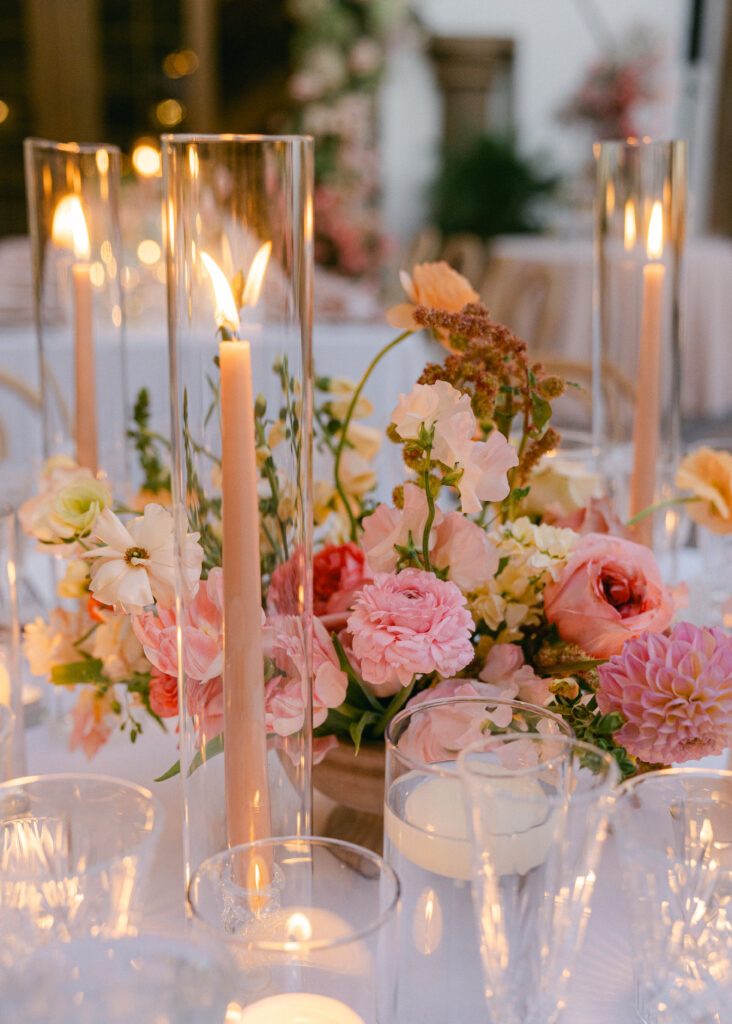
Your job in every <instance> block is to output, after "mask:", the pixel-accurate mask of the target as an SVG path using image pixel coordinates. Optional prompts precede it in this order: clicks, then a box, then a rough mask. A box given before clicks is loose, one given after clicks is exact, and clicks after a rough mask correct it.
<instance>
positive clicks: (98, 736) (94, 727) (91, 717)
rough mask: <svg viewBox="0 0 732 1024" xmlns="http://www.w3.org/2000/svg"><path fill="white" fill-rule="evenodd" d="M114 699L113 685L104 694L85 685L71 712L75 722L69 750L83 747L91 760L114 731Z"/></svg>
mask: <svg viewBox="0 0 732 1024" xmlns="http://www.w3.org/2000/svg"><path fill="white" fill-rule="evenodd" d="M114 699H115V697H114V688H112V687H110V689H108V690H107V691H106V693H102V694H100V693H98V692H97V691H96V690H94V689H92V688H90V687H85V688H84V689H83V690H82V691H81V693H80V694H79V699H78V700H77V702H76V706H75V707H74V710H73V711H72V712H71V715H72V718H73V720H74V724H73V727H72V729H71V737H70V739H69V750H71V751H73V750H76V748H77V747H81V749H82V750H83V751H84V753H85V754H86V757H87V760H89V761H91V759H92V758H93V757H94V755H95V754H96V752H97V751H98V750H99V748H100V747H103V746H104V744H105V743H106V742H107V740H108V739H109V737H110V735H111V733H112V726H111V724H110V719H111V721H114V720H115V718H116V717H117V716H116V715H115V713H114V711H113V710H112V704H113V703H114Z"/></svg>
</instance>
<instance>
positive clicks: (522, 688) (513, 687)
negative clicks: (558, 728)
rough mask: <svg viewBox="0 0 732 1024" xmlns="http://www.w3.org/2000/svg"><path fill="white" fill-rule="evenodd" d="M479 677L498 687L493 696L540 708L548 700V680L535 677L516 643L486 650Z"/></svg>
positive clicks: (496, 645) (549, 694)
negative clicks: (496, 692) (524, 702)
mask: <svg viewBox="0 0 732 1024" xmlns="http://www.w3.org/2000/svg"><path fill="white" fill-rule="evenodd" d="M478 678H479V679H481V680H482V681H483V682H484V683H490V684H492V685H493V686H495V687H498V688H499V691H500V692H499V693H498V694H496V696H501V697H507V698H509V699H511V700H513V699H514V698H515V699H516V700H523V701H526V703H527V704H537V705H539V707H542V706H543V705H544V704H546V703H547V701H548V700H549V699H550V698H551V692H550V690H549V680H548V679H542V678H541V677H540V676H537V675H536V673H535V672H534V670H533V668H532V667H531V665H527V664H526V662H525V660H524V652H523V651H522V650H521V648H520V647H519V646H518V644H495V645H494V646H493V647H491V649H490V651H488V656H487V657H486V659H485V665H484V666H483V668H482V669H481V670H480V672H479V674H478Z"/></svg>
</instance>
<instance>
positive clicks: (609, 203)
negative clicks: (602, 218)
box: [605, 181, 615, 215]
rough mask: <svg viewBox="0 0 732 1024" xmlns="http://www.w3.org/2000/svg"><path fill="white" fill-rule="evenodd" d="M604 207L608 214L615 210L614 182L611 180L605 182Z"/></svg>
mask: <svg viewBox="0 0 732 1024" xmlns="http://www.w3.org/2000/svg"><path fill="white" fill-rule="evenodd" d="M605 208H606V209H607V212H608V215H611V214H612V213H613V212H614V211H615V184H614V182H612V181H609V182H608V183H607V187H606V189H605Z"/></svg>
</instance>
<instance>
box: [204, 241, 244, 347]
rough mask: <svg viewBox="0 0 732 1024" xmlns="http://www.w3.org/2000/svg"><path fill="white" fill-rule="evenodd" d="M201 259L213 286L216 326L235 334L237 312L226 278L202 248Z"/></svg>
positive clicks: (237, 328)
mask: <svg viewBox="0 0 732 1024" xmlns="http://www.w3.org/2000/svg"><path fill="white" fill-rule="evenodd" d="M201 259H202V260H203V265H204V267H205V268H206V273H207V274H208V276H209V279H210V281H211V287H212V288H213V293H214V303H215V306H216V314H215V315H216V326H217V327H223V328H224V330H227V331H229V332H230V333H231V334H236V333H237V332H238V330H239V313H238V311H237V308H236V303H235V302H234V295H233V293H232V291H231V287H230V286H229V282H228V281H227V280H226V275H225V274H224V272H223V270H222V269H221V267H219V265H218V263H216V261H215V260H213V259H211V257H210V256H209V255H208V253H206V252H203V250H201Z"/></svg>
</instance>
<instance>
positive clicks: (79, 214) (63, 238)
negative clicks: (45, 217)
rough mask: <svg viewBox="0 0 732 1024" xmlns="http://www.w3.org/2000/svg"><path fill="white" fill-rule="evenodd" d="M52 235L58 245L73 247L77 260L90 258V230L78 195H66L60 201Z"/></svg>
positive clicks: (55, 214)
mask: <svg viewBox="0 0 732 1024" xmlns="http://www.w3.org/2000/svg"><path fill="white" fill-rule="evenodd" d="M51 237H52V238H53V240H54V242H55V243H56V245H60V246H63V247H64V248H65V249H73V250H74V255H75V256H76V258H77V260H88V259H89V255H90V252H91V248H90V245H89V231H88V229H87V226H86V219H85V217H84V211H83V209H82V207H81V202H80V200H79V197H78V196H75V195H68V196H64V197H63V199H61V200H60V201H59V204H58V206H57V207H56V209H55V211H54V214H53V224H52V226H51Z"/></svg>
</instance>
